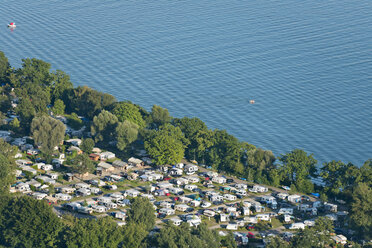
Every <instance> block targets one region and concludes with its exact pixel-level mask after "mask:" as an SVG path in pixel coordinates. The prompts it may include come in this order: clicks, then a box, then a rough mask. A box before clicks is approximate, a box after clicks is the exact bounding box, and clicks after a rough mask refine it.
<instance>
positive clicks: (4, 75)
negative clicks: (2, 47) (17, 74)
mask: <svg viewBox="0 0 372 248" xmlns="http://www.w3.org/2000/svg"><path fill="white" fill-rule="evenodd" d="M9 70H10V65H9V62H8V58H7V57H6V56H5V54H4V53H3V52H2V51H0V85H1V83H6V82H7V81H8V76H9Z"/></svg>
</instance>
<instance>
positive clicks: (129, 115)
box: [112, 102, 146, 128]
mask: <svg viewBox="0 0 372 248" xmlns="http://www.w3.org/2000/svg"><path fill="white" fill-rule="evenodd" d="M112 113H113V114H114V115H115V116H116V117H117V118H118V120H119V121H120V122H124V121H130V122H132V123H134V124H136V125H138V126H139V127H140V128H143V127H145V126H146V123H145V121H144V120H143V118H142V115H141V113H140V111H139V108H138V107H137V106H136V105H134V104H133V103H130V102H119V103H117V104H116V105H115V107H114V109H113V110H112Z"/></svg>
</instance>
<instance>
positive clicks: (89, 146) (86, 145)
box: [80, 138, 95, 153]
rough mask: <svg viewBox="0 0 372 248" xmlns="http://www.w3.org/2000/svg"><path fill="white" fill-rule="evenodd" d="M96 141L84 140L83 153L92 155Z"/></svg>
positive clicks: (82, 144)
mask: <svg viewBox="0 0 372 248" xmlns="http://www.w3.org/2000/svg"><path fill="white" fill-rule="evenodd" d="M94 145H95V143H94V140H93V139H91V138H87V139H84V140H83V141H82V142H81V146H80V148H81V150H83V152H85V153H91V152H92V150H93V148H94Z"/></svg>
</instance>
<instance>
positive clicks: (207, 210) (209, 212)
mask: <svg viewBox="0 0 372 248" xmlns="http://www.w3.org/2000/svg"><path fill="white" fill-rule="evenodd" d="M203 214H204V215H205V216H207V217H214V216H215V215H216V212H214V211H212V210H209V209H206V210H204V211H203Z"/></svg>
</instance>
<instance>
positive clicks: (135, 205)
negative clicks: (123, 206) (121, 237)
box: [127, 197, 155, 231]
mask: <svg viewBox="0 0 372 248" xmlns="http://www.w3.org/2000/svg"><path fill="white" fill-rule="evenodd" d="M127 213H128V223H132V224H138V225H143V226H144V228H145V229H146V230H147V231H149V230H151V229H152V228H153V227H154V225H155V214H154V208H153V206H152V204H151V202H150V201H149V200H148V199H147V198H144V197H138V198H134V199H133V201H132V203H131V207H130V209H129V210H128V212H127Z"/></svg>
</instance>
